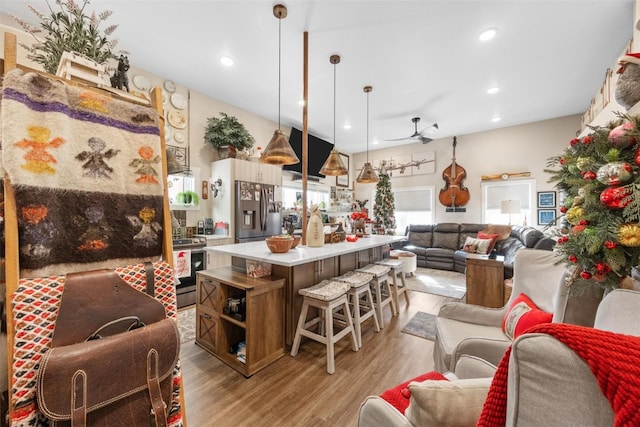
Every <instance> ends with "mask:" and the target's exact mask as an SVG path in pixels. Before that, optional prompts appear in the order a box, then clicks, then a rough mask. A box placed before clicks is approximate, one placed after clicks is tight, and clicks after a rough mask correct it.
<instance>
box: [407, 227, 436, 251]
mask: <svg viewBox="0 0 640 427" xmlns="http://www.w3.org/2000/svg"><path fill="white" fill-rule="evenodd" d="M432 230H433V225H410V226H409V227H407V240H408V243H409V244H410V245H414V246H419V247H423V248H430V247H431V246H432V243H433V237H432V236H433V234H432Z"/></svg>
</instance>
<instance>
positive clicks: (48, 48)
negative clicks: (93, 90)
mask: <svg viewBox="0 0 640 427" xmlns="http://www.w3.org/2000/svg"><path fill="white" fill-rule="evenodd" d="M55 3H56V5H57V6H58V7H59V10H54V9H53V8H52V7H51V5H49V3H47V6H49V15H48V16H47V15H44V14H42V13H40V12H38V11H37V10H36V9H35V8H34V7H31V6H30V7H29V9H30V10H31V11H32V12H33V13H34V14H35V15H36V16H37V17H38V18H39V19H40V26H39V27H36V26H33V25H31V24H29V23H28V22H26V21H23V20H22V19H19V18H17V17H14V19H15V20H16V22H18V24H19V25H20V26H21V27H22V28H23V29H24V30H25V31H26V32H27V33H29V34H31V35H32V36H33V37H34V38H35V39H36V43H35V44H33V45H32V46H27V45H22V47H24V48H25V49H27V50H28V51H29V59H31V60H33V61H34V62H37V63H39V64H41V65H42V67H43V68H44V70H45V71H46V72H48V73H51V74H55V73H56V71H57V69H58V64H59V63H60V58H61V57H62V55H63V53H64V52H76V53H79V54H80V55H82V56H84V57H86V58H89V59H90V60H92V61H94V62H96V63H97V64H99V65H103V64H105V63H106V62H107V61H108V60H110V59H116V58H117V56H116V55H115V54H114V53H113V49H114V48H115V46H116V44H117V43H118V41H117V40H115V39H114V40H109V39H108V37H109V36H110V35H111V34H112V33H113V32H114V31H115V30H116V28H118V26H117V25H110V26H108V27H107V28H105V29H104V30H101V29H100V28H99V27H100V24H101V23H102V22H104V21H106V20H107V19H108V18H109V17H110V16H111V15H112V14H113V12H112V11H110V10H106V11H104V12H101V13H95V12H93V13H86V11H85V8H86V7H87V5H88V4H89V0H83V1H82V2H80V3H79V4H78V3H76V2H74V1H70V0H67V1H63V0H56V1H55ZM122 53H126V52H122Z"/></svg>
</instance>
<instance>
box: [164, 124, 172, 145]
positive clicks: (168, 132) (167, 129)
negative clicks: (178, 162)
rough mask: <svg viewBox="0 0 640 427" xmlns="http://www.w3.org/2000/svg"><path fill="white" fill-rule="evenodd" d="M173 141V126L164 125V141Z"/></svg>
mask: <svg viewBox="0 0 640 427" xmlns="http://www.w3.org/2000/svg"><path fill="white" fill-rule="evenodd" d="M170 139H171V126H169V125H168V124H165V125H164V140H165V141H168V140H170Z"/></svg>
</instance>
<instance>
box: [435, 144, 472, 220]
mask: <svg viewBox="0 0 640 427" xmlns="http://www.w3.org/2000/svg"><path fill="white" fill-rule="evenodd" d="M457 143H458V141H457V139H456V137H455V136H454V137H453V157H452V158H451V165H449V166H447V167H446V168H445V170H444V171H442V179H444V182H445V186H444V188H443V189H441V190H440V194H439V196H438V199H439V200H440V203H442V204H443V205H444V206H446V207H451V208H458V207H460V206H464V205H466V204H467V202H469V190H468V189H467V187H465V186H464V184H463V181H464V180H465V179H466V178H467V171H466V170H464V168H463V167H462V166H460V165H459V164H457V163H456V145H457Z"/></svg>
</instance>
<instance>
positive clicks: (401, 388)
mask: <svg viewBox="0 0 640 427" xmlns="http://www.w3.org/2000/svg"><path fill="white" fill-rule="evenodd" d="M426 380H432V381H446V380H447V378H446V377H445V376H444V375H442V374H441V373H440V372H435V371H432V372H427V373H426V374H422V375H419V376H417V377H415V378H412V379H410V380H409V381H405V382H403V383H401V384H398V385H397V386H395V387H393V388H390V389H389V390H386V391H385V392H383V393H382V394H381V395H380V397H381V398H383V399H384V400H386V401H387V402H389V404H390V405H391V406H393V407H394V408H396V409H397V410H398V412H400V413H402V414H404V412H405V410H406V409H407V407H408V406H409V399H410V398H411V393H410V392H409V389H408V387H409V384H410V383H412V382H420V381H426Z"/></svg>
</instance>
